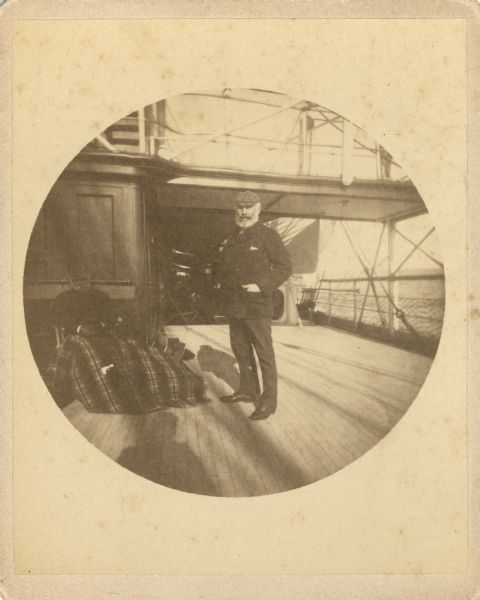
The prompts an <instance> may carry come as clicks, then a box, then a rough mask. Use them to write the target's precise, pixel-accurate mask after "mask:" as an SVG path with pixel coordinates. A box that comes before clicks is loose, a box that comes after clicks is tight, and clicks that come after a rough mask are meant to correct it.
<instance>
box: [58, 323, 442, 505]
mask: <svg viewBox="0 0 480 600" xmlns="http://www.w3.org/2000/svg"><path fill="white" fill-rule="evenodd" d="M169 333H170V334H171V335H172V336H175V337H178V338H180V339H181V340H182V341H183V342H185V343H186V344H187V347H188V348H189V349H190V350H192V351H193V352H195V353H196V354H197V357H196V359H194V360H192V361H190V367H191V368H192V369H193V370H195V371H196V372H198V373H200V374H201V375H202V376H203V377H204V379H205V381H206V382H207V384H208V397H209V401H208V402H207V403H205V404H200V405H198V406H196V407H194V408H189V409H176V408H168V409H165V410H161V411H157V412H154V413H149V414H146V415H106V414H93V413H88V412H87V411H85V410H84V408H83V407H82V405H81V404H80V403H78V402H73V403H71V404H70V405H68V406H66V407H65V408H64V409H63V412H64V414H65V416H66V417H67V418H68V419H69V420H70V421H71V422H72V424H73V425H74V426H75V427H76V428H77V429H78V430H79V431H80V433H82V435H84V436H85V437H86V438H87V439H88V440H89V441H91V443H93V444H94V445H95V446H96V447H97V448H99V449H100V450H101V451H102V452H104V453H105V454H107V456H110V457H111V458H112V459H114V460H116V461H117V462H119V463H120V464H122V465H123V466H125V467H126V468H128V469H130V470H131V471H133V472H135V473H137V474H139V475H141V476H143V477H146V478H147V479H150V480H152V481H155V482H157V483H161V484H162V485H165V486H168V487H172V488H175V489H179V490H183V491H188V492H192V493H199V494H209V495H216V496H255V495H263V494H271V493H277V492H281V491H285V490H289V489H294V488H297V487H300V486H302V485H306V484H309V483H312V482H314V481H317V480H319V479H322V478H324V477H326V476H328V475H329V474H332V473H334V472H336V471H337V470H339V469H341V468H343V467H344V466H346V465H348V464H349V463H351V462H352V461H354V460H355V459H356V458H358V457H360V456H361V455H362V454H364V453H365V452H366V451H367V450H368V449H370V448H371V447H373V446H374V445H375V444H376V443H377V442H378V441H379V440H380V439H382V437H383V436H384V435H385V434H386V433H388V431H389V430H390V429H391V428H392V427H393V425H395V424H396V423H397V422H398V420H399V419H400V418H401V417H402V415H403V414H404V412H405V411H406V410H407V409H408V407H409V406H410V404H411V403H412V401H413V400H414V398H415V396H416V394H417V393H418V390H419V389H420V387H421V385H422V383H423V380H424V379H425V377H426V375H427V374H428V371H429V368H430V365H431V360H430V359H429V358H426V357H423V356H419V355H416V354H413V353H409V352H406V351H404V350H399V349H396V348H393V347H389V346H386V345H384V344H380V343H378V342H372V341H369V340H364V339H362V338H359V337H357V336H353V335H350V334H347V333H345V332H338V331H334V330H332V329H329V328H324V327H302V328H299V327H289V326H279V327H274V328H273V338H274V346H275V352H276V357H277V363H278V372H279V405H278V410H277V412H276V413H275V415H274V416H273V417H271V418H270V419H268V420H267V421H259V422H254V421H251V420H250V419H248V416H249V414H250V413H251V412H252V410H253V405H251V404H246V403H240V404H235V405H225V404H223V403H221V402H220V401H219V397H220V396H222V395H223V394H228V393H230V392H231V391H232V390H233V389H235V387H236V385H238V371H237V368H236V365H235V361H234V359H233V357H232V355H231V350H230V345H229V336H228V328H227V327H226V326H220V325H209V326H176V327H170V328H169Z"/></svg>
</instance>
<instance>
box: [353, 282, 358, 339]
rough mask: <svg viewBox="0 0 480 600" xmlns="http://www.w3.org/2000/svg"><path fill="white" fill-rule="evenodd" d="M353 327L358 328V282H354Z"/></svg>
mask: <svg viewBox="0 0 480 600" xmlns="http://www.w3.org/2000/svg"><path fill="white" fill-rule="evenodd" d="M353 327H354V329H356V327H357V282H356V280H355V279H354V280H353Z"/></svg>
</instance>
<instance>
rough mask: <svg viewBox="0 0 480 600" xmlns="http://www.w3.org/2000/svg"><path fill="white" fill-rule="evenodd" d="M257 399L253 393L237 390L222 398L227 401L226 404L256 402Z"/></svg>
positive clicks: (221, 400) (221, 399) (222, 400)
mask: <svg viewBox="0 0 480 600" xmlns="http://www.w3.org/2000/svg"><path fill="white" fill-rule="evenodd" d="M255 399H256V398H255V396H253V395H249V394H241V393H240V392H235V393H234V394H230V396H222V397H221V398H220V402H225V403H226V404H233V403H234V402H255Z"/></svg>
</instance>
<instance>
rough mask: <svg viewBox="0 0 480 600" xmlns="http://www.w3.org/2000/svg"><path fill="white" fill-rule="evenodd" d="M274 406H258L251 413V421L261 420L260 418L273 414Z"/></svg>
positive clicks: (266, 417)
mask: <svg viewBox="0 0 480 600" xmlns="http://www.w3.org/2000/svg"><path fill="white" fill-rule="evenodd" d="M274 412H275V408H271V407H269V406H259V407H258V408H257V409H256V410H255V411H254V412H253V413H252V414H251V415H250V417H249V418H250V419H252V421H261V420H262V419H268V417H269V416H270V415H273V413H274Z"/></svg>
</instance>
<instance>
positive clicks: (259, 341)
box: [230, 318, 277, 410]
mask: <svg viewBox="0 0 480 600" xmlns="http://www.w3.org/2000/svg"><path fill="white" fill-rule="evenodd" d="M230 345H231V347H232V350H233V353H234V355H235V358H236V359H237V362H238V367H239V371H240V387H239V389H238V391H239V392H240V393H242V394H248V395H253V394H258V393H260V385H259V381H258V374H257V367H256V364H255V356H254V353H253V351H254V350H255V353H256V355H257V357H258V362H259V363H260V369H261V371H262V382H263V393H262V404H261V405H262V406H265V407H267V408H270V409H273V410H275V408H276V406H277V367H276V364H275V354H274V352H273V344H272V325H271V322H270V319H235V318H231V319H230Z"/></svg>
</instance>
